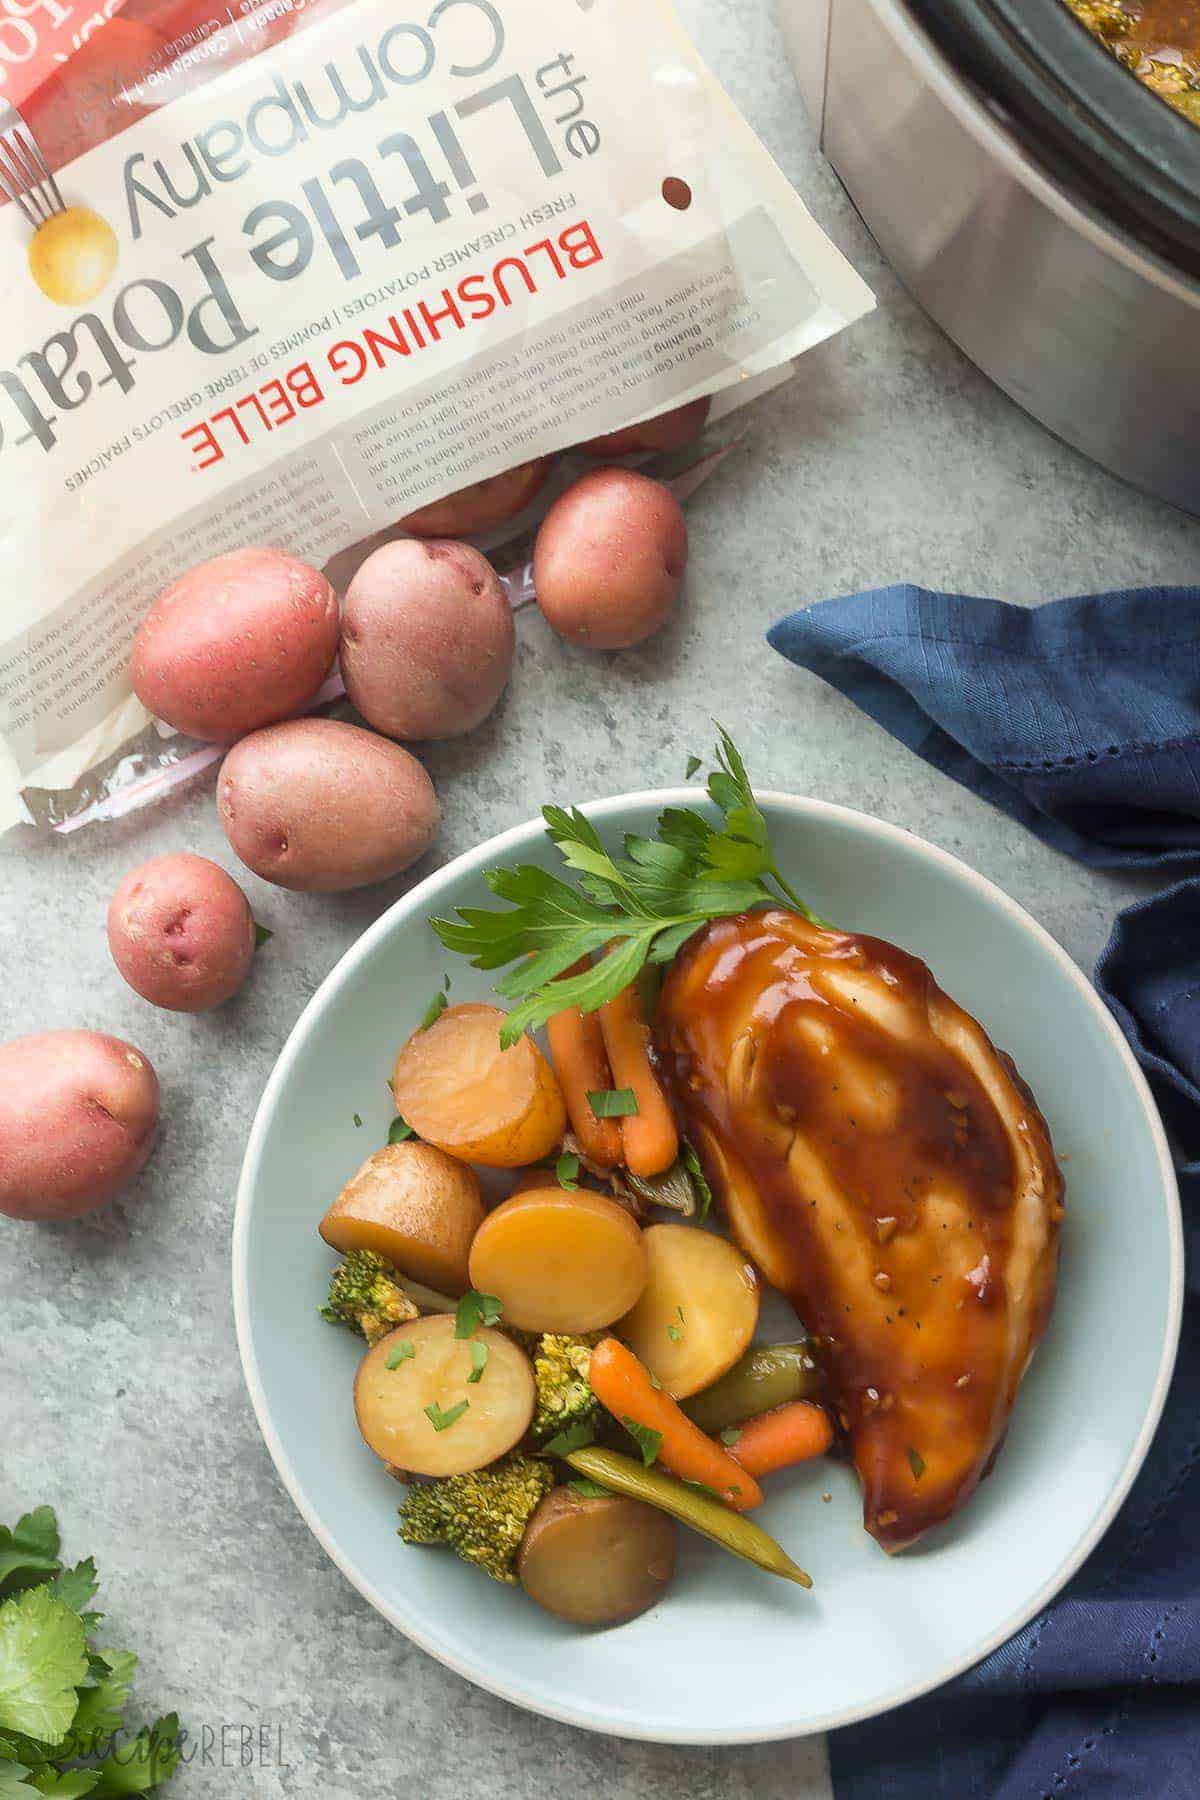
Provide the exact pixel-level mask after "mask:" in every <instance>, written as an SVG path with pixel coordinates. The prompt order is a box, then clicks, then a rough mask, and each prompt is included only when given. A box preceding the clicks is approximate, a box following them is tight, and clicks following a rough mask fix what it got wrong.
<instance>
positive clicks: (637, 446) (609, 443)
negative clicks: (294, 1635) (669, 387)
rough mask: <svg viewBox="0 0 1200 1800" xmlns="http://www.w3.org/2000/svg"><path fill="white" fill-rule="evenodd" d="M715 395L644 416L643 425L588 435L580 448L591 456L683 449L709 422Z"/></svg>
mask: <svg viewBox="0 0 1200 1800" xmlns="http://www.w3.org/2000/svg"><path fill="white" fill-rule="evenodd" d="M711 406H712V396H711V395H710V394H706V395H705V396H704V398H703V399H702V400H689V401H688V403H687V405H686V406H676V407H673V408H672V410H671V411H670V412H665V413H659V415H658V417H657V418H656V419H643V420H642V422H641V424H640V425H625V426H623V427H622V428H621V430H620V431H606V432H605V433H604V434H603V436H602V437H594V438H589V439H588V440H587V442H586V444H580V446H579V448H580V449H581V450H583V451H584V452H585V453H586V454H587V455H588V456H631V455H632V454H633V453H634V451H636V450H682V449H683V446H684V445H685V444H690V443H691V442H692V440H693V438H698V437H699V436H700V433H701V432H702V431H703V430H704V427H705V425H706V424H707V422H708V414H709V409H710V407H711Z"/></svg>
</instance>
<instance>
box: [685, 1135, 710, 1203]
mask: <svg viewBox="0 0 1200 1800" xmlns="http://www.w3.org/2000/svg"><path fill="white" fill-rule="evenodd" d="M679 1154H680V1157H681V1159H682V1161H683V1166H684V1168H685V1169H686V1170H687V1172H688V1174H689V1175H690V1176H691V1178H692V1186H693V1187H694V1188H695V1190H696V1199H697V1201H698V1205H697V1207H696V1222H697V1224H703V1222H704V1220H705V1219H707V1217H708V1213H709V1208H710V1207H711V1206H712V1200H713V1195H712V1189H711V1188H710V1187H709V1185H708V1180H707V1178H706V1176H705V1173H704V1170H703V1168H702V1167H701V1163H700V1158H699V1156H698V1155H697V1154H696V1148H695V1145H694V1144H690V1143H689V1142H688V1140H687V1138H684V1140H683V1142H682V1144H681V1145H680V1146H679Z"/></svg>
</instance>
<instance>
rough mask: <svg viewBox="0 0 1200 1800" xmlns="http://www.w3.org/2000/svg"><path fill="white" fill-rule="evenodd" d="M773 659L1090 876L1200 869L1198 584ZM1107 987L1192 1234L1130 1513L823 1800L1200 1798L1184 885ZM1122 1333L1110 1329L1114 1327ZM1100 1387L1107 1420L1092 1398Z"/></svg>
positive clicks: (833, 620) (872, 1731)
mask: <svg viewBox="0 0 1200 1800" xmlns="http://www.w3.org/2000/svg"><path fill="white" fill-rule="evenodd" d="M769 640H770V642H771V643H772V644H773V645H774V646H775V648H776V649H777V650H779V651H781V652H782V653H783V655H784V656H786V657H789V658H790V659H791V661H793V662H795V663H798V664H800V665H801V666H802V667H804V668H807V669H811V670H813V671H814V672H815V673H816V674H818V675H821V676H823V677H824V678H825V680H827V681H829V682H830V683H831V684H832V685H833V686H834V687H836V688H838V689H840V690H841V692H842V693H844V694H846V695H848V696H849V697H850V698H851V699H852V700H854V701H855V703H856V704H857V705H858V706H860V707H861V708H862V709H863V711H864V712H866V713H868V714H869V715H870V716H871V717H872V718H873V719H876V720H878V722H879V723H880V724H881V725H884V726H886V728H887V729H888V730H889V731H890V732H892V734H893V735H894V736H895V737H897V738H899V739H900V740H901V742H903V743H905V744H907V745H908V746H909V747H910V748H911V749H913V750H915V751H917V752H918V753H919V754H920V755H921V756H923V757H925V758H926V760H927V761H929V762H931V763H932V764H933V765H934V766H935V767H936V768H938V769H941V770H942V771H943V772H944V773H946V774H948V775H952V776H953V777H954V778H955V780H957V781H960V782H962V783H963V785H964V786H966V787H969V788H971V789H972V790H973V791H974V792H975V793H977V794H980V795H982V796H983V797H984V798H985V799H987V800H990V801H991V802H992V803H993V804H994V805H996V806H999V807H1001V808H1002V809H1003V810H1004V811H1005V812H1007V813H1008V814H1009V815H1010V816H1011V817H1013V818H1015V819H1018V820H1020V821H1021V823H1022V824H1024V825H1026V826H1028V827H1029V829H1030V830H1031V831H1034V832H1036V833H1037V835H1038V836H1039V837H1040V838H1042V839H1044V841H1045V842H1047V843H1049V844H1053V845H1054V846H1055V847H1056V848H1058V849H1060V850H1065V851H1067V852H1068V853H1069V854H1071V855H1073V856H1076V857H1078V858H1079V859H1080V860H1081V861H1083V862H1086V863H1089V864H1091V865H1092V866H1094V867H1102V868H1126V869H1145V870H1161V871H1163V873H1164V874H1166V873H1170V874H1172V875H1178V874H1181V873H1184V872H1187V871H1189V870H1200V589H1197V588H1175V589H1168V588H1150V589H1142V590H1140V591H1133V592H1126V593H1115V594H1100V595H1091V596H1085V597H1083V598H1079V599H1071V600H1058V601H1053V602H1051V603H1050V604H1049V605H1046V606H1043V607H1040V608H1038V609H1036V610H1033V611H1027V610H1025V609H1024V608H1022V607H1017V606H1011V605H1007V604H1005V603H1003V602H1000V601H996V600H983V599H971V598H969V597H967V596H963V595H957V594H939V593H929V592H927V591H925V590H924V589H921V588H915V587H908V586H904V587H891V588H881V589H877V590H875V591H874V592H871V593H864V594H854V595H851V596H850V597H848V598H846V599H843V600H831V601H826V602H824V603H823V604H821V605H818V606H812V607H806V608H804V609H803V610H802V611H800V612H796V613H793V614H792V615H791V616H790V617H789V618H786V619H784V620H782V621H781V622H780V623H779V624H778V625H776V626H775V628H774V629H773V630H772V631H771V632H770V633H769ZM1096 981H1097V985H1098V987H1099V990H1100V992H1101V994H1102V996H1103V998H1104V999H1105V1001H1106V1002H1107V1004H1108V1006H1109V1007H1110V1009H1111V1010H1112V1012H1113V1014H1114V1016H1115V1017H1116V1019H1117V1021H1118V1023H1119V1024H1120V1025H1121V1028H1122V1030H1123V1031H1124V1032H1125V1034H1126V1036H1127V1037H1128V1039H1129V1041H1130V1044H1131V1045H1132V1047H1133V1050H1134V1053H1135V1055H1136V1056H1137V1058H1138V1060H1139V1062H1140V1063H1141V1065H1142V1067H1143V1069H1144V1070H1145V1071H1146V1074H1147V1076H1148V1078H1149V1080H1150V1083H1151V1086H1152V1087H1153V1088H1154V1091H1155V1094H1156V1096H1157V1098H1158V1101H1159V1105H1160V1107H1161V1109H1162V1112H1163V1116H1164V1119H1165V1120H1166V1123H1167V1128H1168V1131H1169V1132H1170V1134H1171V1136H1172V1139H1173V1143H1174V1147H1175V1150H1176V1155H1177V1161H1178V1166H1179V1173H1180V1184H1181V1189H1182V1192H1183V1199H1184V1214H1185V1221H1186V1222H1187V1231H1188V1238H1189V1243H1188V1252H1189V1254H1188V1289H1187V1303H1186V1306H1185V1311H1184V1326H1183V1337H1182V1341H1181V1345H1180V1352H1179V1361H1178V1364H1177V1366H1176V1371H1175V1378H1174V1381H1173V1383H1172V1387H1171V1392H1170V1395H1169V1396H1168V1400H1167V1406H1166V1410H1165V1413H1164V1416H1163V1421H1162V1424H1161V1426H1160V1428H1159V1431H1158V1434H1157V1436H1156V1438H1155V1440H1154V1444H1153V1446H1152V1448H1151V1451H1150V1455H1149V1457H1148V1458H1147V1461H1146V1464H1145V1466H1144V1468H1143V1470H1142V1473H1141V1474H1140V1476H1139V1477H1138V1480H1137V1482H1136V1483H1135V1485H1134V1488H1133V1491H1132V1493H1131V1495H1130V1497H1129V1499H1128V1501H1127V1502H1126V1504H1125V1506H1124V1507H1123V1509H1122V1511H1121V1514H1120V1516H1119V1517H1118V1519H1117V1521H1116V1523H1115V1524H1114V1525H1113V1527H1112V1529H1111V1530H1110V1531H1109V1533H1108V1535H1107V1536H1106V1538H1105V1539H1104V1541H1103V1543H1102V1544H1101V1545H1100V1547H1099V1548H1098V1549H1097V1550H1096V1551H1095V1553H1094V1554H1093V1555H1092V1556H1091V1557H1090V1558H1089V1560H1088V1561H1087V1563H1086V1564H1085V1565H1084V1567H1083V1568H1082V1569H1081V1570H1080V1572H1079V1574H1078V1575H1077V1576H1076V1577H1075V1579H1074V1580H1073V1581H1072V1582H1071V1583H1070V1584H1069V1586H1068V1587H1067V1588H1066V1589H1065V1590H1064V1592H1063V1593H1062V1594H1061V1595H1060V1596H1059V1598H1058V1599H1057V1600H1056V1601H1054V1602H1053V1604H1052V1605H1051V1606H1050V1607H1049V1608H1048V1610H1047V1611H1046V1612H1045V1613H1043V1614H1042V1615H1041V1616H1040V1617H1039V1618H1037V1619H1035V1620H1034V1621H1033V1622H1032V1623H1031V1624H1029V1625H1028V1626H1026V1628H1025V1629H1024V1630H1023V1631H1021V1632H1019V1633H1018V1634H1017V1636H1016V1637H1015V1638H1013V1639H1012V1640H1011V1641H1010V1642H1009V1643H1007V1644H1006V1645H1005V1646H1004V1647H1003V1648H1002V1649H1001V1650H998V1651H997V1652H996V1653H995V1654H994V1655H993V1656H990V1657H988V1658H987V1660H986V1661H985V1662H982V1663H980V1664H979V1665H978V1667H976V1668H975V1669H973V1670H971V1671H970V1673H969V1674H967V1675H964V1676H962V1677H961V1678H960V1679H959V1680H957V1681H954V1682H951V1683H949V1684H948V1685H947V1686H946V1687H944V1688H941V1689H939V1690H938V1692H937V1693H935V1694H933V1695H930V1696H929V1697H928V1698H927V1699H924V1700H919V1701H916V1702H914V1703H913V1704H912V1705H910V1706H907V1707H903V1708H900V1709H899V1710H897V1711H896V1712H893V1713H889V1714H887V1715H886V1716H885V1717H883V1718H881V1719H876V1720H872V1721H870V1722H869V1723H867V1724H865V1725H858V1726H852V1727H850V1728H848V1729H846V1730H844V1731H839V1732H834V1733H833V1734H832V1736H831V1738H830V1764H831V1771H832V1775H833V1783H834V1791H835V1794H836V1796H837V1800H1060V1796H1061V1797H1064V1800H1076V1797H1078V1796H1086V1797H1087V1800H1197V1797H1198V1796H1200V1276H1198V1273H1197V1271H1198V1268H1200V1242H1198V1241H1197V1233H1198V1231H1200V878H1196V879H1192V880H1183V881H1179V882H1178V883H1177V884H1176V885H1175V886H1173V887H1171V888H1169V889H1167V890H1166V891H1165V892H1163V893H1161V894H1157V895H1155V896H1154V897H1153V898H1152V899H1149V900H1145V901H1142V902H1140V903H1139V904H1138V905H1136V906H1131V907H1129V908H1128V909H1127V910H1126V911H1125V912H1124V913H1122V914H1121V915H1120V917H1119V918H1118V919H1117V922H1116V925H1115V927H1114V929H1113V934H1112V937H1111V939H1110V941H1109V944H1108V946H1107V948H1106V949H1105V951H1104V954H1103V955H1102V957H1101V959H1100V962H1099V964H1098V965H1097V970H1096ZM1124 1328H1129V1329H1134V1328H1136V1321H1128V1322H1127V1326H1123V1325H1122V1322H1121V1320H1120V1318H1119V1315H1118V1314H1117V1312H1116V1311H1115V1310H1114V1332H1115V1333H1116V1334H1117V1337H1118V1338H1119V1335H1120V1331H1121V1330H1122V1329H1124ZM1101 1387H1102V1378H1101V1377H1099V1373H1098V1384H1097V1404H1098V1405H1099V1404H1103V1399H1102V1393H1101V1391H1100V1390H1101Z"/></svg>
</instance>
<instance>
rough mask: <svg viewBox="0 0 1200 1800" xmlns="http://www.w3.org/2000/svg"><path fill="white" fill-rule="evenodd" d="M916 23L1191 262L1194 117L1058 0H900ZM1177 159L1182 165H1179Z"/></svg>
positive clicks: (1163, 245)
mask: <svg viewBox="0 0 1200 1800" xmlns="http://www.w3.org/2000/svg"><path fill="white" fill-rule="evenodd" d="M899 3H900V5H901V7H902V9H903V10H906V11H907V12H908V13H909V15H910V16H911V18H912V19H913V21H914V22H915V23H916V24H917V25H918V26H919V28H920V29H921V31H922V32H923V33H924V34H925V35H926V36H927V37H928V38H929V39H930V41H931V42H932V43H933V44H934V45H935V46H936V47H937V49H938V50H939V51H940V52H941V53H942V54H943V55H944V56H945V57H946V58H947V59H948V60H949V61H950V63H951V64H952V65H953V66H954V67H955V68H956V69H958V70H959V71H960V72H961V73H962V74H964V75H966V76H968V77H969V78H970V79H971V80H972V81H973V82H975V83H976V84H977V85H979V86H980V87H981V88H982V90H983V91H984V92H985V93H986V94H987V95H988V96H989V97H990V98H992V99H993V100H995V101H996V102H998V103H999V104H1000V106H1001V107H1002V108H1003V109H1004V111H1005V113H1006V114H1008V115H1009V116H1011V118H1012V119H1013V121H1014V123H1015V125H1016V126H1017V127H1018V128H1019V129H1020V130H1021V131H1023V132H1025V133H1027V134H1029V136H1030V137H1031V139H1032V141H1033V143H1034V144H1035V145H1036V146H1037V147H1038V149H1039V150H1041V151H1044V152H1047V153H1048V154H1050V155H1051V156H1052V157H1053V159H1054V160H1056V161H1057V163H1058V164H1059V166H1060V167H1061V168H1062V169H1063V170H1064V172H1065V173H1067V174H1068V175H1069V177H1070V178H1071V179H1072V181H1073V182H1074V183H1075V184H1076V185H1078V187H1079V188H1080V189H1081V191H1082V192H1083V193H1084V194H1086V195H1091V196H1093V197H1094V198H1095V199H1096V201H1097V202H1098V204H1099V205H1100V207H1101V209H1102V210H1103V211H1104V212H1105V213H1106V214H1111V213H1112V212H1113V211H1114V209H1115V213H1116V219H1115V222H1116V223H1118V224H1123V223H1124V219H1123V218H1122V215H1126V216H1128V218H1129V220H1130V223H1131V224H1132V223H1133V222H1134V221H1136V222H1137V223H1138V224H1140V226H1141V227H1142V229H1143V231H1146V230H1148V231H1149V232H1150V233H1151V234H1152V241H1151V244H1150V248H1151V249H1157V250H1158V251H1159V253H1160V254H1163V255H1164V256H1165V257H1166V259H1167V260H1168V261H1169V262H1171V263H1174V262H1176V261H1182V263H1183V265H1184V266H1185V267H1187V268H1189V269H1190V270H1191V271H1193V272H1194V271H1195V270H1196V269H1197V267H1200V127H1198V126H1197V125H1194V124H1193V123H1192V122H1191V121H1190V120H1188V119H1185V118H1183V117H1182V116H1181V115H1179V114H1178V113H1176V112H1175V111H1174V110H1173V109H1172V108H1171V107H1169V106H1167V105H1166V104H1165V102H1164V101H1162V100H1161V99H1160V98H1159V97H1158V95H1157V94H1155V93H1153V92H1152V91H1151V90H1150V89H1149V88H1147V87H1146V86H1145V85H1144V84H1143V83H1142V82H1140V81H1138V80H1137V78H1136V76H1134V75H1133V74H1131V73H1130V71H1129V70H1127V69H1125V68H1123V67H1122V66H1121V64H1120V63H1118V62H1117V60H1116V59H1115V58H1114V57H1113V56H1112V55H1111V54H1110V53H1109V52H1108V51H1107V50H1106V49H1105V48H1104V47H1103V45H1101V44H1100V43H1098V42H1097V40H1096V39H1095V38H1094V37H1093V36H1092V34H1091V33H1090V32H1089V31H1088V30H1087V29H1086V28H1085V27H1084V26H1083V25H1082V24H1080V22H1079V21H1078V20H1077V19H1076V18H1075V17H1074V15H1073V14H1072V13H1071V12H1070V11H1069V9H1068V8H1067V7H1066V6H1064V5H1063V4H1062V0H1041V4H1040V5H1037V6H1035V7H1033V8H1032V9H1030V8H1028V5H1027V4H1026V5H1025V6H1024V7H1022V8H1021V10H1019V11H1018V6H1019V5H1020V0H1016V3H1014V0H899ZM1181 171H1182V173H1181Z"/></svg>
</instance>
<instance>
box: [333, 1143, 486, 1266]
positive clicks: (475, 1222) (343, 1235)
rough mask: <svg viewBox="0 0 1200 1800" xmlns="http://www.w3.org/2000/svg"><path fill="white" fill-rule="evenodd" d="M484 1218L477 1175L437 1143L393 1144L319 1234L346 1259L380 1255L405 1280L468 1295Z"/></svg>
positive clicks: (354, 1183)
mask: <svg viewBox="0 0 1200 1800" xmlns="http://www.w3.org/2000/svg"><path fill="white" fill-rule="evenodd" d="M483 1217H484V1212H483V1201H482V1199H481V1198H480V1193H479V1178H478V1176H477V1175H476V1174H475V1172H474V1170H472V1169H468V1168H467V1167H466V1166H465V1165H464V1164H463V1163H461V1162H457V1161H456V1160H455V1158H454V1157H452V1156H447V1155H446V1153H445V1152H444V1151H442V1150H438V1149H436V1148H435V1147H434V1146H433V1145H432V1144H416V1143H404V1144H388V1145H387V1146H386V1147H385V1148H384V1149H382V1150H376V1151H375V1153H374V1154H373V1155H372V1156H368V1158H367V1160H366V1162H365V1163H364V1164H363V1166H362V1168H361V1169H359V1171H358V1173H357V1174H356V1175H354V1176H353V1177H352V1178H351V1179H350V1180H349V1181H348V1182H347V1183H346V1185H345V1187H344V1188H343V1189H342V1191H341V1193H340V1194H339V1195H338V1197H337V1199H336V1200H335V1201H334V1203H333V1205H332V1206H331V1207H330V1209H329V1211H328V1212H327V1213H326V1214H325V1217H324V1218H323V1219H322V1220H321V1224H320V1226H319V1230H320V1233H321V1236H322V1237H323V1238H324V1239H325V1242H326V1243H327V1244H330V1245H332V1247H333V1248H334V1249H335V1250H340V1251H341V1252H342V1254H343V1255H344V1254H345V1253H346V1251H347V1250H374V1251H375V1252H376V1253H377V1254H378V1255H379V1256H382V1257H384V1258H385V1259H386V1260H387V1261H388V1262H390V1263H391V1264H392V1265H393V1267H395V1268H397V1269H399V1270H400V1273H401V1274H402V1275H411V1276H412V1278H413V1280H414V1281H419V1282H423V1283H425V1284H426V1285H427V1286H429V1287H432V1288H438V1289H444V1290H447V1291H448V1292H449V1293H451V1294H461V1293H462V1292H463V1291H464V1289H465V1288H466V1287H467V1285H468V1283H467V1259H468V1255H469V1253H470V1249H471V1240H472V1238H473V1237H474V1236H475V1233H476V1232H477V1231H478V1229H479V1227H480V1225H481V1224H482V1223H483Z"/></svg>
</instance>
